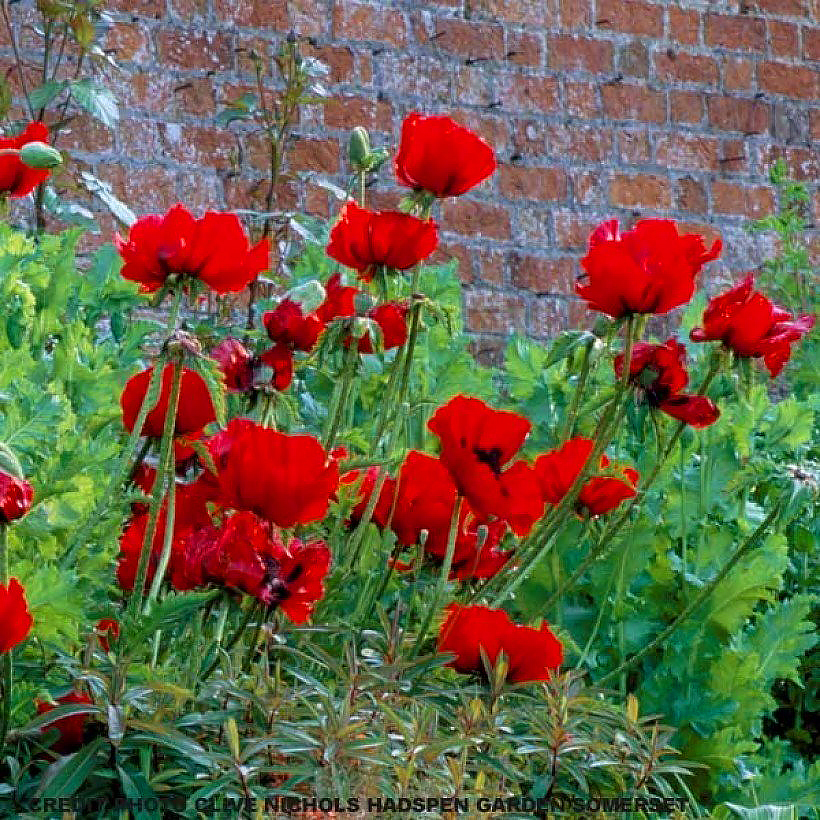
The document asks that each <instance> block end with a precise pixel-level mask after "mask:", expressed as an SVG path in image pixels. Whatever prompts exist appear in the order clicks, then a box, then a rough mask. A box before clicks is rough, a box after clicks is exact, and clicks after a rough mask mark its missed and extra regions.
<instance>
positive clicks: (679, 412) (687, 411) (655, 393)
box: [614, 339, 720, 427]
mask: <svg viewBox="0 0 820 820" xmlns="http://www.w3.org/2000/svg"><path fill="white" fill-rule="evenodd" d="M685 360H686V348H685V347H684V346H683V345H682V344H680V343H679V342H676V341H675V340H674V339H669V340H668V341H667V342H666V344H662V345H653V344H645V343H643V342H639V343H638V344H636V345H635V347H634V348H633V350H632V358H631V360H630V363H629V381H630V382H631V383H632V384H634V385H635V386H636V387H638V388H639V390H640V392H641V395H642V396H643V397H644V398H645V400H646V401H647V403H648V404H650V405H651V406H652V407H657V408H659V409H660V410H661V411H662V412H664V413H666V414H668V415H670V416H672V418H675V419H677V420H678V421H682V422H684V423H686V424H690V425H691V426H692V427H708V426H709V425H710V424H714V423H715V422H716V421H717V420H718V418H719V416H720V410H718V408H717V406H716V405H715V403H714V402H713V401H712V400H711V399H708V398H706V396H691V395H688V394H684V393H682V392H681V391H682V390H683V388H684V387H686V385H687V384H688V383H689V375H688V374H687V372H686V369H685V368H684V362H685ZM614 366H615V373H616V375H617V376H618V378H620V377H621V374H622V372H623V366H624V357H623V355H621V354H619V355H618V356H616V357H615V361H614Z"/></svg>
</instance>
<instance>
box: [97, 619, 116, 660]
mask: <svg viewBox="0 0 820 820" xmlns="http://www.w3.org/2000/svg"><path fill="white" fill-rule="evenodd" d="M94 634H95V635H96V636H97V641H98V642H99V644H100V649H102V651H103V652H108V651H109V650H110V649H111V645H110V644H109V642H108V637H109V636H111V637H112V638H113V639H114V640H116V639H117V638H119V637H120V625H119V622H117V621H115V620H114V619H113V618H102V619H100V620H99V621H97V625H96V626H95V627H94Z"/></svg>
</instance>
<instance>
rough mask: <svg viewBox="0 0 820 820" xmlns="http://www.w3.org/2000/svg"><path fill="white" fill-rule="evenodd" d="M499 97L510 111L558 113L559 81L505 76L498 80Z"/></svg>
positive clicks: (547, 78)
mask: <svg viewBox="0 0 820 820" xmlns="http://www.w3.org/2000/svg"><path fill="white" fill-rule="evenodd" d="M498 95H499V99H500V100H501V102H502V104H503V106H504V109H505V110H508V111H542V112H549V111H557V110H559V108H560V103H559V98H558V80H556V79H555V78H553V77H531V76H528V75H521V74H504V75H502V76H501V77H500V78H499V80H498Z"/></svg>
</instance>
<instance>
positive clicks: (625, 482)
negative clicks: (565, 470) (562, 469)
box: [578, 456, 640, 516]
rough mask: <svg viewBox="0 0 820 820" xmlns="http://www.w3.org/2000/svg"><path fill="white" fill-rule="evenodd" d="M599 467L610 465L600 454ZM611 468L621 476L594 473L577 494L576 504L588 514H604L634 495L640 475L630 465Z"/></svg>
mask: <svg viewBox="0 0 820 820" xmlns="http://www.w3.org/2000/svg"><path fill="white" fill-rule="evenodd" d="M601 467H603V468H608V467H610V463H609V459H608V458H607V457H606V456H601ZM612 469H614V470H616V471H617V472H619V473H621V475H622V476H623V478H617V477H615V476H609V475H595V476H592V478H590V479H589V480H588V481H587V482H586V483H585V484H584V486H583V487H581V492H580V493H579V494H578V506H579V507H580V508H581V509H584V510H586V511H587V513H588V514H589V515H592V516H595V515H604V514H605V513H608V512H611V511H612V510H614V509H615V507H617V506H618V505H619V504H620V503H621V502H622V501H626V499H627V498H632V497H633V496H634V495H635V487H637V486H638V479H639V478H640V475H639V473H638V471H637V470H635V469H633V468H632V467H622V466H617V467H613V468H612Z"/></svg>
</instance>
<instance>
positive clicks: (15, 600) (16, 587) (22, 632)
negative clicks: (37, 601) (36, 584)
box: [0, 578, 34, 653]
mask: <svg viewBox="0 0 820 820" xmlns="http://www.w3.org/2000/svg"><path fill="white" fill-rule="evenodd" d="M0 624H2V628H0V653H2V652H10V651H11V650H12V649H14V647H15V646H19V645H20V644H21V643H23V641H24V640H25V639H26V638H27V637H28V634H29V632H31V627H32V626H33V625H34V619H33V618H32V617H31V613H30V612H29V611H28V603H27V602H26V591H25V590H24V589H23V586H22V584H21V583H20V582H19V581H18V580H17V579H16V578H11V579H10V580H9V583H8V586H5V585H4V584H0Z"/></svg>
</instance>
